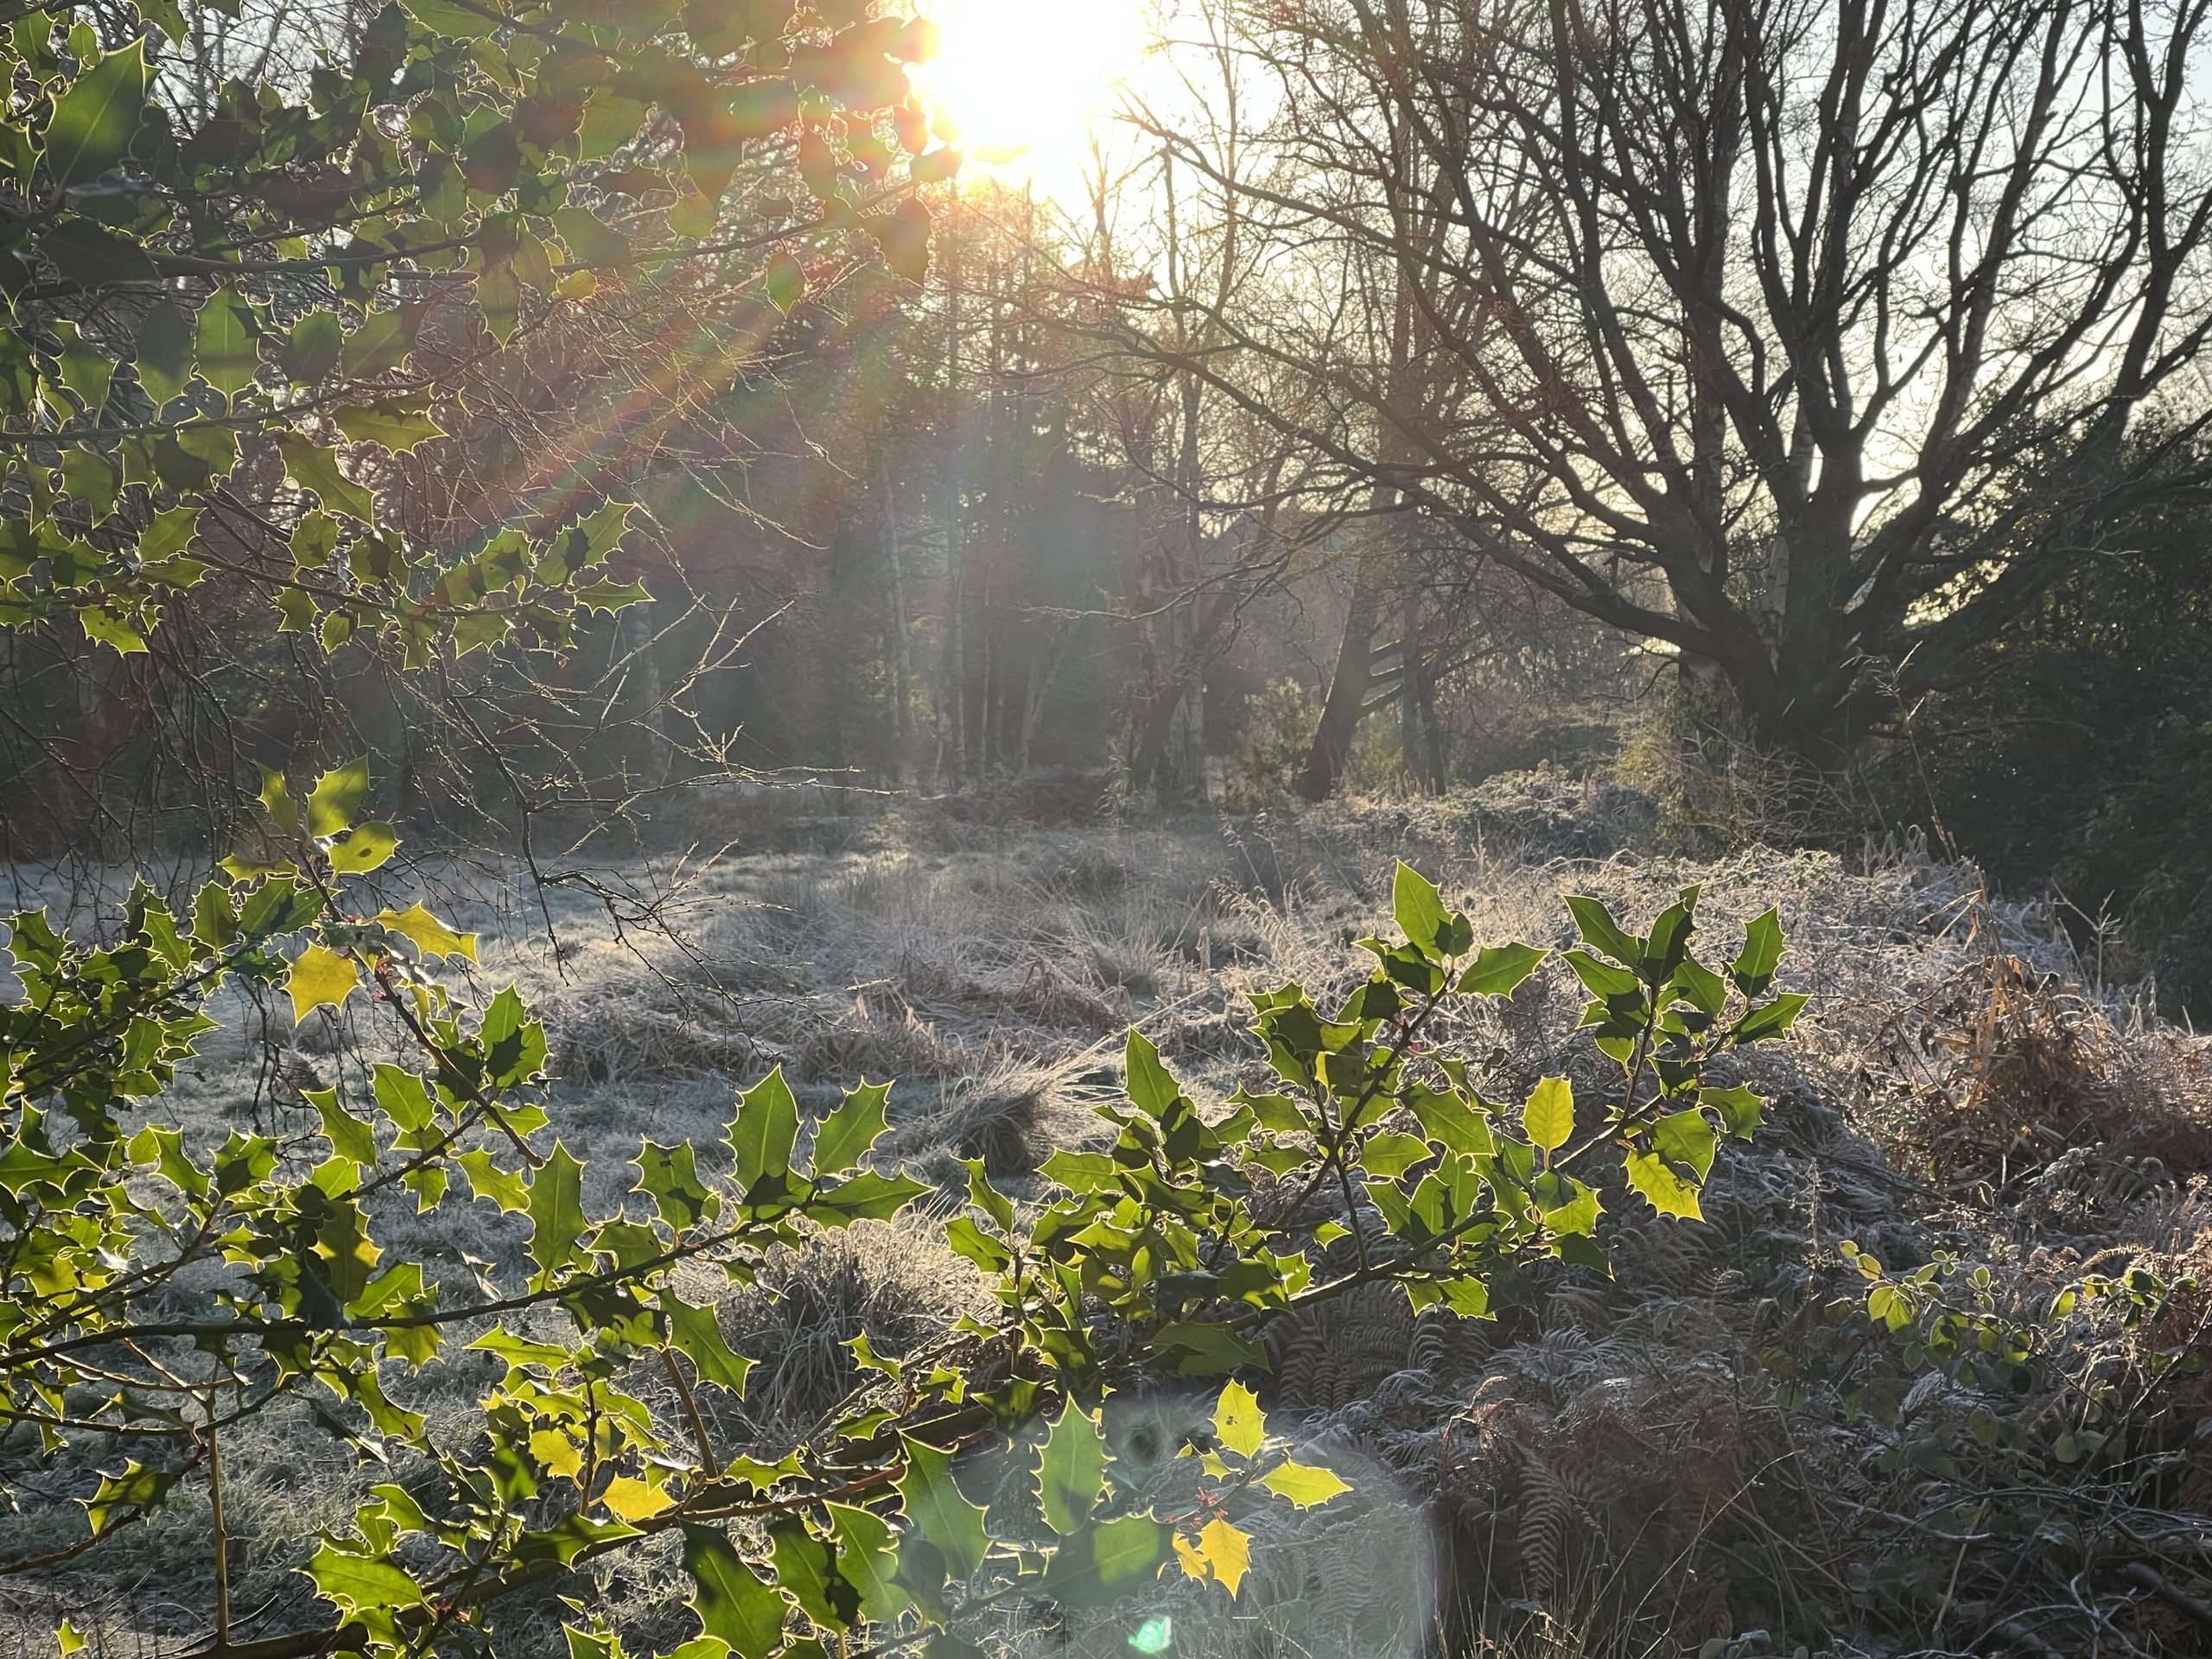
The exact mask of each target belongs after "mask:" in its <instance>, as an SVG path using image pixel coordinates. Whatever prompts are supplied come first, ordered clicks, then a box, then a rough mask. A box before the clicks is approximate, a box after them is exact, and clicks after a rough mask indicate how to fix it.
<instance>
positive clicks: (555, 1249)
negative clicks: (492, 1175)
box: [524, 1141, 586, 1281]
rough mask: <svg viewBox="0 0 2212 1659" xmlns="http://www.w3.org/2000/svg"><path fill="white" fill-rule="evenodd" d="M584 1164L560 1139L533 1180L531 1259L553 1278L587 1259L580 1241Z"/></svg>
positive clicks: (529, 1205)
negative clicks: (559, 1271)
mask: <svg viewBox="0 0 2212 1659" xmlns="http://www.w3.org/2000/svg"><path fill="white" fill-rule="evenodd" d="M583 1176H584V1166H582V1164H580V1163H578V1162H577V1161H576V1160H575V1158H574V1157H572V1156H571V1155H570V1154H569V1149H568V1147H565V1146H563V1145H562V1144H561V1143H560V1142H559V1141H555V1142H554V1143H553V1151H552V1154H551V1155H550V1157H548V1158H547V1159H546V1160H545V1162H544V1163H543V1165H541V1166H539V1167H538V1169H537V1172H536V1173H534V1174H533V1175H531V1179H530V1197H529V1198H528V1200H527V1203H526V1205H525V1206H524V1207H525V1208H527V1209H528V1210H529V1211H530V1259H531V1261H533V1262H537V1268H538V1274H539V1276H540V1277H541V1278H542V1279H545V1280H549V1281H550V1279H551V1278H552V1276H553V1274H554V1272H555V1270H556V1269H557V1268H564V1267H567V1266H569V1264H570V1263H572V1262H581V1261H583V1260H585V1259H586V1258H585V1255H584V1252H583V1251H582V1249H579V1248H578V1246H577V1241H579V1240H580V1239H582V1237H583V1235H584V1189H583Z"/></svg>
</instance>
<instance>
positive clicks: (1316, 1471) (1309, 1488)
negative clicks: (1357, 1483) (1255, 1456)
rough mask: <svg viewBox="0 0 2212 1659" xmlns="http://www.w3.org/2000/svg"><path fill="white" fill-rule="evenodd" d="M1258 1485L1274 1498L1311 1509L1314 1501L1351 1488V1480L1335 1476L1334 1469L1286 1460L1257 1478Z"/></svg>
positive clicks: (1319, 1501) (1325, 1500) (1327, 1499)
mask: <svg viewBox="0 0 2212 1659" xmlns="http://www.w3.org/2000/svg"><path fill="white" fill-rule="evenodd" d="M1260 1484H1261V1485H1262V1486H1264V1487H1266V1488H1267V1489H1268V1491H1271V1492H1273V1493H1274V1495H1275V1496H1276V1497H1287V1498H1288V1499H1289V1500H1290V1501H1291V1502H1292V1503H1294V1504H1296V1505H1297V1506H1298V1507H1299V1508H1300V1509H1301V1510H1310V1509H1312V1508H1313V1506H1314V1505H1315V1504H1317V1503H1327V1502H1328V1501H1329V1500H1330V1499H1331V1498H1332V1497H1338V1496H1339V1495H1340V1494H1342V1493H1344V1492H1348V1491H1351V1484H1350V1483H1348V1482H1346V1481H1344V1480H1343V1479H1341V1478H1338V1474H1337V1471H1335V1470H1333V1469H1324V1468H1322V1467H1320V1466H1319V1465H1315V1464H1310V1463H1292V1462H1290V1461H1288V1460H1287V1459H1286V1460H1285V1461H1284V1462H1281V1463H1279V1464H1277V1465H1275V1466H1274V1468H1272V1469H1270V1470H1269V1471H1268V1472H1267V1473H1266V1474H1265V1475H1263V1476H1262V1477H1261V1478H1260Z"/></svg>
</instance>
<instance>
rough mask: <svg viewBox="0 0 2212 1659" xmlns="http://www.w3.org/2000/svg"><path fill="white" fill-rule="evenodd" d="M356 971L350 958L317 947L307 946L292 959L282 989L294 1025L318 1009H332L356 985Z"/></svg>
mask: <svg viewBox="0 0 2212 1659" xmlns="http://www.w3.org/2000/svg"><path fill="white" fill-rule="evenodd" d="M359 980H360V970H359V969H357V968H356V967H355V966H354V965H353V961H352V959H351V958H349V957H342V956H340V955H339V954H338V952H337V951H335V950H329V949H327V948H326V947H324V946H322V945H320V944H310V945H309V946H308V948H307V949H306V950H302V951H301V952H300V954H299V955H298V956H297V957H294V958H293V959H292V968H291V971H290V972H289V974H287V975H286V976H285V978H284V989H285V991H286V992H287V993H288V994H289V995H290V997H291V999H292V1021H293V1023H294V1024H295V1025H296V1024H298V1023H299V1022H300V1021H301V1020H304V1019H306V1018H307V1017H308V1015H309V1014H312V1013H314V1012H315V1010H316V1009H317V1008H321V1007H337V1006H338V1005H339V1004H340V1003H341V1002H343V1001H345V1000H346V995H347V994H348V993H349V992H351V991H352V990H353V987H354V986H355V985H356V984H358V983H359Z"/></svg>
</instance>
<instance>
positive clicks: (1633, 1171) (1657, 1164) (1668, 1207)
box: [1627, 1152, 1705, 1221]
mask: <svg viewBox="0 0 2212 1659" xmlns="http://www.w3.org/2000/svg"><path fill="white" fill-rule="evenodd" d="M1627 1173H1628V1184H1629V1185H1630V1186H1632V1187H1634V1188H1635V1189H1636V1190H1637V1192H1640V1193H1642V1194H1643V1198H1644V1200H1645V1201H1646V1202H1647V1203H1649V1205H1650V1206H1651V1207H1652V1208H1653V1209H1654V1210H1656V1211H1658V1212H1659V1213H1660V1214H1661V1215H1662V1216H1674V1217H1678V1218H1679V1219H1681V1220H1684V1221H1702V1220H1704V1219H1705V1212H1704V1211H1701V1210H1700V1209H1699V1208H1698V1202H1697V1189H1696V1188H1695V1187H1694V1186H1692V1185H1690V1184H1689V1183H1688V1181H1685V1180H1684V1179H1682V1178H1681V1176H1679V1175H1677V1174H1675V1172H1674V1171H1673V1170H1671V1169H1669V1168H1668V1167H1667V1163H1666V1160H1664V1159H1662V1158H1661V1157H1660V1156H1659V1154H1657V1153H1656V1152H1631V1153H1630V1154H1629V1155H1628V1160H1627Z"/></svg>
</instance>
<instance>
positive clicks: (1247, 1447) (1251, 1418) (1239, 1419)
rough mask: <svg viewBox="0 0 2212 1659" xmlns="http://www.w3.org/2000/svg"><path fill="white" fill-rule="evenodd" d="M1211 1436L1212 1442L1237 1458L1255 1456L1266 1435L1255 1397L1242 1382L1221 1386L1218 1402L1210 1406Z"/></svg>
mask: <svg viewBox="0 0 2212 1659" xmlns="http://www.w3.org/2000/svg"><path fill="white" fill-rule="evenodd" d="M1213 1432H1214V1435H1215V1438H1216V1439H1217V1440H1220V1442H1221V1443H1222V1444H1223V1445H1224V1446H1227V1447H1228V1448H1229V1449H1230V1451H1232V1452H1235V1453H1236V1455H1237V1456H1238V1457H1240V1458H1249V1457H1251V1456H1252V1455H1253V1454H1254V1453H1255V1452H1258V1451H1259V1449H1260V1443H1261V1441H1262V1440H1265V1439H1266V1438H1267V1433H1268V1422H1267V1418H1266V1417H1265V1416H1264V1415H1262V1413H1261V1410H1260V1399H1259V1396H1258V1395H1255V1394H1254V1393H1253V1392H1252V1390H1251V1389H1248V1388H1246V1387H1245V1386H1244V1385H1243V1383H1226V1384H1224V1386H1223V1388H1222V1390H1221V1397H1220V1399H1219V1400H1217V1402H1215V1404H1214V1408H1213Z"/></svg>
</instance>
